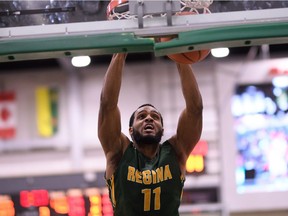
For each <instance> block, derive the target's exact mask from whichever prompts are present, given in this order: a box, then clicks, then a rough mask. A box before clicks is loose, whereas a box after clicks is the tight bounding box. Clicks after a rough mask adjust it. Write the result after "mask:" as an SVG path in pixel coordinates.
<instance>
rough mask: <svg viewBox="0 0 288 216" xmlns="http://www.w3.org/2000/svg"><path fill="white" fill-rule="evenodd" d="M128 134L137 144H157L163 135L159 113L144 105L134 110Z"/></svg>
mask: <svg viewBox="0 0 288 216" xmlns="http://www.w3.org/2000/svg"><path fill="white" fill-rule="evenodd" d="M130 134H131V136H132V137H133V139H134V141H135V142H136V143H137V144H158V143H160V141H161V138H162V135H163V126H162V123H161V115H160V113H159V112H158V111H157V110H156V109H155V108H154V107H151V106H144V107H141V108H139V109H138V110H137V111H136V112H135V118H134V123H133V126H132V128H130Z"/></svg>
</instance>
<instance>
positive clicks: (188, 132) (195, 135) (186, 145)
mask: <svg viewBox="0 0 288 216" xmlns="http://www.w3.org/2000/svg"><path fill="white" fill-rule="evenodd" d="M177 68H178V71H179V76H180V81H181V87H182V93H183V96H184V100H185V104H186V107H185V108H184V110H183V111H182V113H181V115H180V117H179V120H178V126H177V133H176V135H175V136H174V137H172V138H171V140H170V141H171V142H172V144H173V146H174V148H175V149H176V152H177V153H178V155H179V159H180V165H181V166H182V168H183V167H184V166H185V163H186V160H187V158H188V156H189V154H190V153H191V151H192V150H193V148H194V147H195V145H196V144H197V142H198V141H199V139H200V136H201V133H202V111H203V103H202V97H201V94H200V91H199V88H198V84H197V81H196V78H195V76H194V74H193V71H192V68H191V66H190V65H188V64H178V63H177Z"/></svg>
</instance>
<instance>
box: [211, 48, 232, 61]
mask: <svg viewBox="0 0 288 216" xmlns="http://www.w3.org/2000/svg"><path fill="white" fill-rule="evenodd" d="M211 54H212V55H213V56H214V57H216V58H223V57H226V56H228V55H229V49H228V48H226V47H222V48H215V49H212V50H211Z"/></svg>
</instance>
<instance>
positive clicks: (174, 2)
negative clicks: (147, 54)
mask: <svg viewBox="0 0 288 216" xmlns="http://www.w3.org/2000/svg"><path fill="white" fill-rule="evenodd" d="M180 9H181V4H180V1H179V0H166V1H163V0H162V1H155V0H148V1H147V0H146V1H144V0H137V1H129V11H130V14H131V15H137V19H138V28H139V29H143V28H144V16H146V15H151V16H153V15H154V14H158V15H159V14H160V15H161V16H162V15H163V16H166V18H167V26H172V14H173V13H176V12H179V11H180Z"/></svg>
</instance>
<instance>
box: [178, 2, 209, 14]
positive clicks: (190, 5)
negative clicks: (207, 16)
mask: <svg viewBox="0 0 288 216" xmlns="http://www.w3.org/2000/svg"><path fill="white" fill-rule="evenodd" d="M180 2H181V5H182V7H181V12H184V11H190V12H195V13H197V14H199V9H202V10H203V13H211V11H210V10H209V6H210V5H211V4H212V3H213V0H180Z"/></svg>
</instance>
